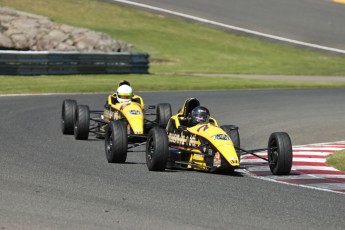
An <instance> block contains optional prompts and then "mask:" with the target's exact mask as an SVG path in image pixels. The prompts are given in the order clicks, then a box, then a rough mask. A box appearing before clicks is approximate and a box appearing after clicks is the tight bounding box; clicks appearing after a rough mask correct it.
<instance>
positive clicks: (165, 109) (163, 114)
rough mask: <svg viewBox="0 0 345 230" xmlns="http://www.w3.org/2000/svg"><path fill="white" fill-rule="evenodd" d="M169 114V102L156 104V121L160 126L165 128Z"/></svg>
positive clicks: (170, 114) (170, 113)
mask: <svg viewBox="0 0 345 230" xmlns="http://www.w3.org/2000/svg"><path fill="white" fill-rule="evenodd" d="M171 116H172V112H171V105H170V104H169V103H160V104H158V105H157V122H158V124H159V126H160V127H162V128H165V127H166V126H167V124H168V122H169V119H170V117H171Z"/></svg>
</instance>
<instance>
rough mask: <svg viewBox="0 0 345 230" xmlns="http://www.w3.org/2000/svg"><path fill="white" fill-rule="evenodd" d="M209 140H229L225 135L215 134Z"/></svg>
mask: <svg viewBox="0 0 345 230" xmlns="http://www.w3.org/2000/svg"><path fill="white" fill-rule="evenodd" d="M211 138H212V139H213V140H223V141H228V140H231V139H230V137H229V136H228V135H227V134H215V135H213V136H212V137H211Z"/></svg>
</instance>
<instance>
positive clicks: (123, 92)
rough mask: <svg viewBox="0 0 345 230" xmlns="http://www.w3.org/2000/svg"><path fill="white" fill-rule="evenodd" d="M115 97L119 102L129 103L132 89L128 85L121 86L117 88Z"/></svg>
mask: <svg viewBox="0 0 345 230" xmlns="http://www.w3.org/2000/svg"><path fill="white" fill-rule="evenodd" d="M116 95H117V100H118V101H119V102H128V101H131V100H132V97H133V90H132V87H130V86H129V85H121V86H120V87H119V88H117V92H116Z"/></svg>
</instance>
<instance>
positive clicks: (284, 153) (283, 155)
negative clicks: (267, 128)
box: [267, 132, 292, 175]
mask: <svg viewBox="0 0 345 230" xmlns="http://www.w3.org/2000/svg"><path fill="white" fill-rule="evenodd" d="M268 148H269V149H268V151H267V153H268V161H269V166H270V169H271V172H272V174H273V175H288V174H289V173H290V171H291V167H292V144H291V139H290V137H289V135H288V134H287V133H285V132H276V133H272V134H271V136H270V138H269V140H268Z"/></svg>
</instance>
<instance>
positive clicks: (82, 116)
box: [74, 105, 90, 140]
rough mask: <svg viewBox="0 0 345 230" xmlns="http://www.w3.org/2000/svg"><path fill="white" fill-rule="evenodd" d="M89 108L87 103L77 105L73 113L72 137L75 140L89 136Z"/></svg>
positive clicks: (85, 138)
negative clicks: (75, 111) (74, 113)
mask: <svg viewBox="0 0 345 230" xmlns="http://www.w3.org/2000/svg"><path fill="white" fill-rule="evenodd" d="M89 127H90V110H89V106H87V105H79V106H78V109H77V113H76V115H75V122H74V137H75V139H76V140H87V139H88V138H89Z"/></svg>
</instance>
